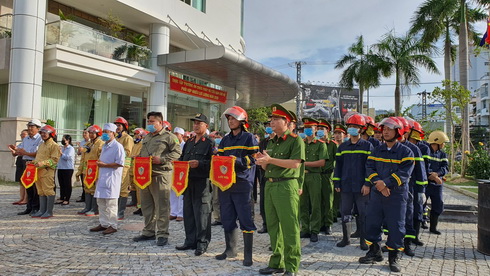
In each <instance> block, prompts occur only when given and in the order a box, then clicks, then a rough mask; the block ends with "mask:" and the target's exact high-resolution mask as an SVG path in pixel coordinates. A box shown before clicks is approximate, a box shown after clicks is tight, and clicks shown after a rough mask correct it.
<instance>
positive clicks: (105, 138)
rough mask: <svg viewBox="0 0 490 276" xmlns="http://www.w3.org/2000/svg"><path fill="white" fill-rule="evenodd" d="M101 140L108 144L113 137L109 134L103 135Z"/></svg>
mask: <svg viewBox="0 0 490 276" xmlns="http://www.w3.org/2000/svg"><path fill="white" fill-rule="evenodd" d="M100 139H101V140H102V141H104V142H107V141H109V140H110V139H111V137H109V133H102V136H101V137H100Z"/></svg>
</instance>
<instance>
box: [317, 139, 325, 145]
mask: <svg viewBox="0 0 490 276" xmlns="http://www.w3.org/2000/svg"><path fill="white" fill-rule="evenodd" d="M317 141H318V142H320V143H324V144H325V141H323V140H320V139H318V140H317Z"/></svg>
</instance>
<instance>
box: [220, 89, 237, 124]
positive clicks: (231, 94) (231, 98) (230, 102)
mask: <svg viewBox="0 0 490 276" xmlns="http://www.w3.org/2000/svg"><path fill="white" fill-rule="evenodd" d="M225 90H226V91H227V92H228V95H227V96H226V103H225V109H224V110H223V112H225V110H226V109H228V107H232V106H235V105H236V89H234V88H229V89H228V88H227V89H225ZM221 130H222V131H224V132H225V133H226V132H230V128H229V127H228V121H226V118H225V117H221Z"/></svg>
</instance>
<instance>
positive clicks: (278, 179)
mask: <svg viewBox="0 0 490 276" xmlns="http://www.w3.org/2000/svg"><path fill="white" fill-rule="evenodd" d="M291 179H296V178H271V177H269V178H267V181H269V182H281V181H288V180H291Z"/></svg>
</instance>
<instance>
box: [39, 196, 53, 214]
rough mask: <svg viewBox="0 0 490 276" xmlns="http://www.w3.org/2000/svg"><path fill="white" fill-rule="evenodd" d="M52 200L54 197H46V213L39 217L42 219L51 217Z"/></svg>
mask: <svg viewBox="0 0 490 276" xmlns="http://www.w3.org/2000/svg"><path fill="white" fill-rule="evenodd" d="M54 198H55V196H54V195H52V196H47V201H46V212H44V214H43V215H42V216H41V218H42V219H47V218H50V217H52V216H53V207H54Z"/></svg>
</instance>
